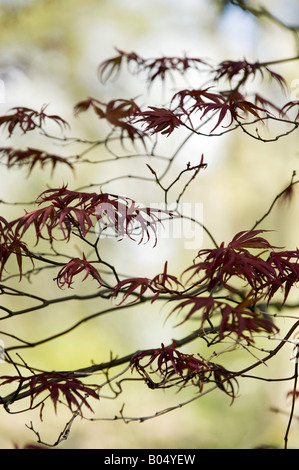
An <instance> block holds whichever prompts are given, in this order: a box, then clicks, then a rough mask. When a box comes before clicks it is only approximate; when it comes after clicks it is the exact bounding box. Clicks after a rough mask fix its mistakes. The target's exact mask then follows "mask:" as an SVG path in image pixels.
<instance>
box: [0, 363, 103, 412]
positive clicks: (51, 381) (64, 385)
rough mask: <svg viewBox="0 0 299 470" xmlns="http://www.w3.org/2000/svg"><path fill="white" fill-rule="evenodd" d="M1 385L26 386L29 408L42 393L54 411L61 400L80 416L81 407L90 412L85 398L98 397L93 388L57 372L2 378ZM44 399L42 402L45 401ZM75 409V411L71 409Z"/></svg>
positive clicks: (0, 378)
mask: <svg viewBox="0 0 299 470" xmlns="http://www.w3.org/2000/svg"><path fill="white" fill-rule="evenodd" d="M0 380H1V381H2V385H6V384H10V383H14V382H19V384H20V385H22V386H25V385H26V386H27V387H28V388H29V390H30V397H31V403H30V408H32V407H33V406H34V405H35V406H36V404H35V403H34V401H35V400H36V398H37V397H38V396H39V395H41V394H42V393H44V392H47V393H48V394H49V396H50V398H51V400H52V402H53V405H54V409H55V411H56V410H57V404H58V401H59V400H61V399H62V398H63V399H64V400H65V401H66V403H67V406H68V407H69V409H70V410H71V411H72V412H73V411H79V413H80V415H81V416H82V406H83V405H84V406H86V407H87V408H88V409H89V410H91V411H92V408H91V406H90V405H89V403H88V401H87V398H86V396H91V397H93V398H95V399H98V398H99V397H98V395H97V393H96V391H95V390H94V388H95V386H93V385H89V386H86V385H85V384H84V383H83V382H81V381H80V380H79V379H75V378H73V377H67V376H65V375H63V374H60V373H59V372H43V373H41V374H36V375H33V376H31V377H22V376H20V375H17V376H2V377H0ZM45 399H46V398H44V399H43V400H42V402H43V401H44V400H45ZM73 407H75V408H76V410H74V409H73Z"/></svg>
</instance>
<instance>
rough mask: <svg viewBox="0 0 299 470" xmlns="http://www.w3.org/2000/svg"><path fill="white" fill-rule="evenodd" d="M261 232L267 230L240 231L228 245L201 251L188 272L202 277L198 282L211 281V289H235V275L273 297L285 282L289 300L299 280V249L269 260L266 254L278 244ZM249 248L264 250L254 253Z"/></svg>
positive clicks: (274, 254)
mask: <svg viewBox="0 0 299 470" xmlns="http://www.w3.org/2000/svg"><path fill="white" fill-rule="evenodd" d="M261 232H263V230H253V231H247V232H240V233H238V234H237V235H236V236H235V237H234V238H233V240H232V241H231V242H230V243H229V244H228V245H227V247H225V246H224V243H221V245H220V246H219V247H218V248H214V249H208V250H201V251H199V253H198V256H197V258H196V260H197V259H199V260H200V261H199V262H197V261H196V260H195V261H194V264H193V265H192V266H191V267H190V268H188V269H187V270H186V272H190V271H191V272H192V275H191V279H194V276H198V277H199V280H198V281H197V282H196V283H198V284H203V283H207V288H208V289H210V290H212V289H214V288H215V287H216V286H217V285H221V286H223V287H225V288H227V289H229V290H232V291H233V290H234V289H233V287H232V286H230V285H229V281H230V280H231V279H232V278H233V277H238V278H240V279H243V280H244V281H245V285H247V286H249V287H251V288H252V289H253V290H254V292H255V293H256V296H259V295H261V294H262V293H264V295H268V296H269V298H271V297H272V296H273V293H274V292H275V291H276V290H278V289H279V288H282V287H283V286H284V284H285V299H286V296H287V295H288V291H289V287H290V286H291V285H293V284H294V283H295V282H298V280H299V275H298V258H299V251H298V250H297V251H292V252H285V251H280V252H275V251H273V252H271V253H270V254H269V256H268V258H266V259H265V256H264V253H265V252H267V251H269V250H274V249H275V248H276V247H274V246H272V245H271V244H270V243H269V242H268V241H267V240H265V239H264V238H261V237H258V236H257V235H258V234H260V233H261ZM247 248H254V249H263V250H264V251H263V252H262V253H259V254H258V255H253V254H252V253H250V252H249V251H248V250H247ZM292 258H293V259H295V261H294V262H293V261H291V259H292Z"/></svg>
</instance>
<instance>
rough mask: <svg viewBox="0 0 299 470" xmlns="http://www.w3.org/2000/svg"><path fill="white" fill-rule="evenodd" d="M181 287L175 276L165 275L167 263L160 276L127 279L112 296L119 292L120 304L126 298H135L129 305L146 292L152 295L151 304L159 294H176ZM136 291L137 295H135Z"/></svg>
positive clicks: (116, 287) (120, 283)
mask: <svg viewBox="0 0 299 470" xmlns="http://www.w3.org/2000/svg"><path fill="white" fill-rule="evenodd" d="M180 287H183V286H182V284H181V283H180V282H179V281H178V279H177V277H176V276H173V275H171V274H168V273H167V262H166V263H165V265H164V271H163V273H161V274H158V275H157V276H155V277H153V279H149V278H147V277H139V278H129V279H124V280H123V281H120V282H119V283H118V284H117V285H116V286H115V288H114V291H113V295H114V296H115V297H116V296H117V295H118V294H119V293H120V292H121V293H122V294H123V297H122V300H121V303H123V302H124V301H126V300H127V298H128V297H130V296H131V295H134V296H135V298H133V300H132V301H131V302H130V303H134V302H137V301H138V300H140V299H141V298H142V296H143V295H144V294H145V292H146V291H147V290H150V291H151V292H152V293H154V297H153V299H152V302H153V301H154V300H156V299H157V298H158V297H159V295H161V294H173V293H177V292H178V289H179V288H180ZM136 291H137V293H136Z"/></svg>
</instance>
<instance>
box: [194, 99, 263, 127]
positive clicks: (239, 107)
mask: <svg viewBox="0 0 299 470" xmlns="http://www.w3.org/2000/svg"><path fill="white" fill-rule="evenodd" d="M258 111H261V112H263V113H267V110H266V109H264V108H261V107H259V106H257V105H256V104H254V103H251V102H250V101H248V100H246V99H245V97H244V96H243V95H242V94H241V93H239V92H238V91H235V92H230V93H229V96H228V97H227V98H226V97H225V98H224V97H223V101H222V102H221V101H219V102H218V103H217V102H212V103H205V104H204V112H203V114H202V116H201V119H202V118H203V117H204V116H205V115H206V114H207V113H209V112H212V113H214V112H219V117H218V121H217V123H216V125H215V126H214V127H213V129H212V130H211V132H213V131H214V130H215V129H216V128H217V127H218V126H219V125H220V124H221V123H222V121H223V120H224V118H225V117H227V116H228V117H229V119H230V121H229V123H228V124H227V125H226V126H223V127H229V126H231V124H232V123H233V122H234V121H237V120H238V119H244V117H245V116H247V115H248V114H252V115H253V116H254V117H256V118H258V119H260V120H261V121H262V120H263V118H262V117H261V116H260V115H259V114H258ZM240 112H241V114H239V113H240Z"/></svg>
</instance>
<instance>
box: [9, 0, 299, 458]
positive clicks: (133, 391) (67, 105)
mask: <svg viewBox="0 0 299 470" xmlns="http://www.w3.org/2000/svg"><path fill="white" fill-rule="evenodd" d="M251 4H252V5H253V6H260V5H262V6H264V7H265V8H269V9H270V10H271V12H273V14H274V15H275V16H277V17H279V18H280V19H281V20H282V22H284V23H285V24H291V25H292V24H293V23H294V19H295V18H298V11H299V5H298V1H296V0H288V1H286V0H284V1H282V0H272V1H259V2H254V1H253V2H251ZM0 25H1V28H0V78H1V80H2V81H3V83H4V85H5V87H4V96H3V99H2V102H1V103H0V112H1V114H5V113H6V112H7V111H8V110H9V109H10V108H11V107H13V106H28V107H31V108H36V109H39V108H40V107H41V106H42V105H43V104H45V103H48V104H49V108H48V110H49V113H50V111H51V113H53V114H59V115H61V116H62V117H63V118H65V119H66V120H67V121H69V122H71V123H72V133H73V135H76V136H79V137H81V138H87V139H88V138H90V139H92V138H95V136H98V135H103V132H104V130H103V129H102V127H101V124H100V123H99V121H97V120H93V119H91V118H90V117H88V118H86V119H84V118H82V119H80V121H78V120H74V116H73V106H74V104H76V103H77V102H78V101H80V100H82V99H85V98H86V97H88V96H93V97H96V98H98V99H99V100H101V101H108V100H109V99H114V98H124V97H125V98H131V97H135V96H138V95H139V94H142V93H144V91H145V90H146V87H145V84H144V82H142V81H141V82H140V81H139V80H138V79H136V77H130V76H129V75H124V76H121V77H120V78H119V79H118V80H117V81H115V82H114V83H109V84H107V85H105V86H104V85H102V84H101V83H100V81H99V78H98V74H97V68H98V66H99V64H100V63H101V62H102V61H103V60H106V59H107V58H110V57H111V56H113V55H115V49H114V48H115V47H119V48H120V49H122V50H124V51H127V52H130V51H135V52H136V53H138V54H140V55H141V56H144V57H155V56H161V55H165V56H166V55H173V56H179V55H182V54H184V53H186V54H188V55H190V56H196V57H202V58H210V59H212V60H213V61H215V62H220V61H222V60H225V59H231V60H241V59H243V58H244V57H245V58H246V59H247V60H248V61H256V60H260V61H265V60H267V61H269V60H276V59H280V58H287V57H293V56H294V55H296V42H295V40H294V35H293V34H291V33H290V32H289V31H288V30H286V29H285V28H283V27H281V26H279V25H278V24H275V22H273V21H270V20H269V19H267V18H266V17H264V18H261V19H259V20H257V18H255V17H254V16H252V15H250V14H249V13H248V12H247V13H246V12H243V11H242V10H241V9H240V8H238V7H236V6H232V5H231V4H230V2H225V1H220V0H219V1H216V0H215V1H209V0H185V1H184V2H182V1H179V0H150V1H149V0H126V1H122V0H98V1H96V0H84V1H83V0H31V1H29V0H28V1H26V0H23V1H21V0H1V1H0ZM275 70H276V71H277V72H278V73H282V74H283V75H284V76H285V78H286V80H287V82H288V84H289V86H290V90H289V92H287V93H286V96H283V95H282V93H281V90H279V87H278V86H275V85H273V84H271V87H270V84H269V85H265V88H264V90H265V92H266V93H268V97H269V99H276V100H278V102H281V103H283V102H286V101H288V100H289V99H290V93H293V95H292V96H293V99H294V94H296V89H295V88H294V84H295V86H296V83H297V84H298V81H297V82H296V80H298V78H299V71H298V65H297V64H296V63H293V62H290V63H288V64H284V65H277V66H276V68H275ZM292 84H293V88H292ZM163 96H164V95H163V90H162V89H161V87H160V88H159V87H158V90H151V91H150V94H149V97H147V99H148V101H149V102H151V103H152V104H154V105H155V104H156V105H159V104H161V102H163V99H164V98H163ZM297 99H298V93H297ZM150 100H152V101H150ZM26 139H27V140H26ZM26 139H25V140H24V138H23V137H15V138H14V140H13V144H14V145H15V146H18V145H20V146H24V145H28V142H29V143H30V145H31V146H35V145H36V146H38V145H43V146H45V140H44V139H42V140H41V138H40V137H39V136H36V137H34V139H35V140H34V141H32V139H33V138H32V137H31V136H30V138H29V139H31V140H28V138H27V137H26ZM1 140H2V141H1V146H6V145H11V144H10V143H8V142H7V140H6V136H5V135H4V134H3V135H2V136H1ZM25 142H26V143H25ZM24 143H25V144H24ZM46 144H47V145H49V146H52V147H51V149H52V148H53V146H54V148H56V150H57V143H55V144H53V142H52V143H50V142H49V143H46ZM55 145H56V147H55ZM169 146H173V147H169ZM176 146H177V142H176V141H175V140H174V139H170V140H169V141H166V142H165V144H164V147H163V152H164V153H165V154H168V153H170V154H171V153H172V151H173V148H176ZM49 148H50V147H49ZM58 150H59V152H60V153H61V154H62V153H65V154H66V155H68V154H69V153H70V148H69V147H63V146H60V147H59V149H58ZM75 151H76V150H74V149H72V150H71V152H75ZM97 152H98V154H97V155H98V156H103V158H105V156H107V154H106V153H105V149H97ZM202 153H204V155H205V159H206V161H207V163H208V168H207V170H205V172H204V173H202V175H201V176H200V178H199V180H198V181H197V182H196V184H195V185H193V186H190V188H188V191H187V193H186V194H185V199H184V201H185V202H191V201H192V202H193V201H197V202H200V203H202V205H203V208H204V223H205V225H206V226H207V227H208V228H209V230H210V231H211V232H212V233H213V235H214V236H215V238H216V239H217V241H222V240H225V241H229V240H230V239H231V238H232V236H234V235H235V233H237V232H238V231H240V230H245V229H248V228H250V227H251V226H252V225H253V224H254V222H255V221H256V220H257V219H258V218H260V217H261V216H262V215H263V214H264V213H265V211H266V210H267V209H268V207H269V206H270V204H271V202H272V201H273V199H274V197H275V196H276V194H278V193H279V192H280V191H281V190H282V189H284V188H285V187H286V186H287V184H288V183H289V181H290V179H291V175H292V172H293V170H296V169H297V173H298V170H299V168H298V141H296V136H295V133H294V134H291V136H290V137H288V138H287V139H280V140H278V141H277V142H273V143H269V144H263V143H261V142H258V141H255V140H253V139H249V138H248V137H247V136H245V135H244V134H243V133H241V132H233V133H231V134H227V135H226V136H225V137H222V138H214V139H211V138H206V139H205V138H200V139H198V140H192V142H190V143H189V144H188V145H186V146H185V147H184V149H183V151H182V153H181V155H180V158H179V159H178V160H177V161H176V163H175V165H174V168H173V171H174V173H173V174H177V173H178V171H180V170H181V169H182V168H184V166H185V164H186V162H187V161H198V159H199V156H200V155H201V154H202ZM193 159H194V160H193ZM143 167H144V162H143V161H141V162H140V163H139V162H138V163H136V161H135V159H134V160H131V161H125V166H123V167H122V166H121V165H116V164H115V162H114V164H113V165H111V164H110V165H109V164H107V165H98V166H96V165H85V166H84V165H82V168H80V170H79V171H77V172H76V174H75V175H73V174H72V173H71V172H70V171H68V170H66V171H63V170H60V169H59V170H56V171H55V172H54V174H53V176H50V174H49V172H47V171H46V170H43V171H39V170H38V169H37V170H35V171H34V173H33V175H32V177H31V178H30V179H27V178H26V169H17V170H13V171H12V170H10V171H9V172H8V171H7V170H6V169H5V167H4V166H1V173H0V185H1V186H0V199H1V200H4V201H6V202H15V201H25V202H26V201H32V200H34V199H35V197H36V196H37V195H38V194H40V193H41V192H42V191H43V190H45V189H46V188H47V187H58V186H60V185H62V184H65V183H68V184H69V188H71V189H75V188H79V187H81V186H84V185H85V186H86V185H89V184H99V183H100V182H102V181H107V180H108V179H111V178H114V177H116V176H120V175H123V174H135V173H138V172H139V174H142V171H144V169H143V170H142V168H143ZM106 189H107V190H108V189H109V191H110V192H116V193H119V194H125V195H127V196H129V197H132V198H136V199H137V200H142V202H144V203H152V202H157V203H158V202H161V197H162V195H161V194H159V193H157V194H155V195H153V193H150V192H148V193H147V187H146V185H144V186H142V187H140V185H138V183H135V182H134V180H133V179H124V180H118V181H116V182H114V183H111V184H110V185H107V188H106ZM153 198H154V199H155V201H153ZM298 200H299V199H298V196H297V197H294V198H293V200H292V202H291V203H290V204H288V205H281V204H278V205H277V206H275V209H274V210H273V211H272V213H271V215H270V216H269V217H268V218H267V220H266V221H265V223H264V224H263V227H262V228H265V229H274V230H275V232H273V234H272V235H271V242H273V244H274V245H275V244H279V245H284V246H287V247H288V248H289V249H294V248H295V247H296V246H298V228H299V226H298V209H299V205H298ZM25 208H26V206H25ZM21 210H23V208H22V206H20V205H17V206H15V205H8V204H2V205H1V214H3V215H5V216H7V217H10V218H12V217H14V216H19V215H20V211H21ZM206 241H207V240H206ZM125 243H126V242H124V244H122V245H118V246H117V247H115V245H113V246H112V245H111V243H110V242H109V243H108V242H107V246H106V249H107V256H108V257H109V256H112V258H113V257H114V258H113V259H115V258H117V260H118V266H119V270H120V272H122V270H123V271H127V269H128V266H129V267H130V269H132V273H134V274H135V275H141V276H150V275H152V274H153V275H154V274H157V273H158V272H161V269H163V264H164V259H165V258H168V259H169V263H170V264H169V268H170V271H172V272H177V273H179V272H181V271H182V269H184V268H185V267H186V265H188V264H186V263H188V262H190V263H191V261H192V259H193V256H194V252H192V250H190V251H188V252H186V251H184V250H180V246H179V245H178V244H179V241H174V242H172V243H169V241H168V240H162V242H161V244H160V245H159V246H158V247H157V248H155V250H156V251H154V252H153V251H152V248H151V247H150V246H146V247H144V246H142V247H139V248H137V247H132V246H131V245H130V244H129V245H126V244H125ZM136 260H137V261H136ZM161 260H162V261H161ZM52 278H53V276H51V275H50V276H49V278H47V277H46V278H45V279H42V283H41V284H36V285H35V284H34V286H32V289H33V291H35V292H40V289H43V290H45V286H47V287H46V290H47V292H46V294H45V296H48V297H51V296H55V295H57V290H55V286H53V287H52V284H53V281H51V282H52V284H51V282H49V279H52ZM30 288H31V287H30ZM85 288H86V287H85V284H84V286H83V287H82V286H78V289H79V292H85V291H84V289H85ZM292 300H294V299H292ZM17 301H18V302H20V305H22V302H23V300H22V299H19V300H17V299H16V300H15V302H17ZM16 305H17V304H16ZM97 309H99V305H98V304H97V303H96V302H90V303H88V304H80V305H79V306H78V305H77V304H76V305H75V304H74V305H72V306H71V307H68V308H67V307H64V306H63V308H61V307H59V308H53V309H47V310H46V311H41V312H39V313H38V314H36V313H35V314H32V315H30V316H29V317H28V316H27V318H18V319H17V320H14V324H13V331H14V332H15V334H17V335H19V336H22V335H23V336H24V337H27V338H33V339H36V338H37V337H43V336H46V335H49V334H51V333H55V331H57V325H59V328H61V329H63V328H64V327H68V326H69V325H71V324H73V323H74V322H75V321H77V320H79V319H81V318H82V317H84V315H88V314H92V313H93V312H95V311H97ZM292 313H293V314H295V313H296V312H295V313H294V312H292ZM164 319H165V315H163V313H161V312H160V311H155V310H154V311H152V310H151V311H148V307H145V308H144V309H143V310H141V309H140V310H139V311H138V312H137V311H135V310H133V311H132V312H130V311H128V312H124V313H122V315H121V316H120V315H119V314H118V315H115V316H113V315H112V318H110V316H109V318H108V316H107V317H101V318H97V319H95V320H94V321H92V322H87V323H86V324H84V325H83V326H82V327H80V328H79V329H77V330H75V331H74V332H73V333H72V334H71V335H69V336H68V337H67V338H63V341H62V340H61V341H60V340H59V341H57V342H56V343H55V344H54V345H52V344H51V345H45V346H43V347H41V348H39V349H38V351H35V350H33V351H32V352H30V353H26V354H25V353H24V355H23V358H24V360H25V361H28V363H30V361H31V362H32V364H33V365H34V366H36V367H41V368H45V369H48V370H51V369H52V368H55V367H57V368H58V369H68V368H70V369H72V368H79V367H85V366H87V365H88V364H89V363H90V362H91V361H95V362H101V361H105V360H108V359H109V355H110V351H113V352H114V353H115V354H117V355H119V356H121V355H124V354H128V353H129V352H132V350H137V349H142V348H147V347H148V348H150V347H158V346H159V345H160V343H161V341H163V342H166V343H167V342H168V341H170V340H171V338H173V336H174V335H175V334H176V333H174V331H173V328H172V326H171V324H170V326H168V325H166V326H165V325H164ZM285 326H286V327H287V325H285ZM6 328H7V330H9V331H11V323H10V324H9V325H8V324H7V325H4V326H3V331H6ZM186 351H189V352H194V351H193V350H192V346H190V348H189V349H188V347H187V348H186ZM209 354H211V352H209ZM290 355H291V350H290V348H289V349H287V348H286V350H285V352H284V353H283V354H282V357H281V359H280V360H279V361H276V362H275V365H274V369H272V368H271V371H269V376H273V370H275V373H274V376H277V377H279V376H280V374H282V375H288V373H289V374H291V373H292V367H293V363H291V361H290ZM229 356H230V355H229ZM227 360H228V364H229V367H231V368H234V366H235V367H238V366H239V364H240V361H243V360H244V361H248V355H247V354H244V357H243V356H242V354H241V355H239V356H237V358H236V359H233V360H232V359H231V357H229V358H228V359H227ZM234 360H236V364H234V363H232V362H231V361H234ZM273 362H274V361H273ZM1 367H2V370H5V365H3V364H1ZM265 369H266V367H265ZM288 371H289V372H288ZM262 372H263V371H262ZM1 375H2V374H1ZM289 389H290V384H289V383H287V384H284V383H279V384H275V386H273V384H271V383H265V382H255V381H250V379H247V381H245V380H244V381H242V382H241V388H240V392H239V395H240V398H239V399H237V400H236V401H235V402H234V404H233V405H232V406H230V399H229V397H227V396H224V395H223V394H222V393H221V392H220V391H219V392H217V393H215V394H213V396H212V395H211V396H207V397H204V398H203V399H202V400H200V401H198V402H194V403H192V404H190V405H189V406H185V407H182V408H179V409H177V410H175V411H174V412H172V413H168V414H166V415H164V416H162V417H159V418H157V419H152V420H148V421H146V422H144V423H141V424H140V423H138V422H133V423H130V424H125V423H124V422H121V421H115V422H114V421H105V420H99V421H97V420H95V421H94V422H91V421H85V420H81V421H79V420H78V421H77V422H76V423H75V424H74V426H73V427H72V432H71V434H70V436H69V438H68V440H67V441H65V442H64V443H62V444H61V447H62V448H71V449H75V448H80V449H87V448H99V449H113V448H123V449H129V448H181V449H183V448H192V449H196V448H199V449H201V448H254V447H257V446H261V445H265V446H267V445H269V446H277V447H279V446H281V445H282V441H283V435H284V431H285V427H286V424H287V414H286V415H284V414H283V413H274V412H273V411H271V407H277V408H280V409H283V410H284V411H285V412H286V413H287V411H288V410H289V405H290V401H289V400H287V398H286V393H287V391H288V390H289ZM191 396H192V393H191V394H190V392H189V391H186V392H183V393H182V394H181V395H180V394H177V395H176V394H173V393H172V392H170V391H168V392H160V391H159V392H158V391H150V390H148V389H147V388H146V387H145V385H144V386H140V385H138V387H135V383H134V382H132V384H131V385H128V387H127V388H126V394H124V395H120V397H119V399H118V400H106V401H103V403H101V404H100V405H101V406H99V408H98V410H97V414H96V415H95V416H96V417H102V418H105V417H109V416H110V417H111V416H113V413H115V414H116V413H118V411H119V410H120V408H121V406H122V403H123V401H125V402H126V407H125V410H126V413H125V414H126V415H127V416H138V415H143V416H147V415H151V414H154V413H155V411H157V410H161V409H164V408H167V407H169V406H171V405H174V404H177V403H180V402H184V401H185V400H187V399H188V398H190V397H191ZM50 411H51V412H49V416H48V417H47V420H45V421H44V422H40V420H39V417H38V415H36V414H34V413H32V416H30V415H23V414H15V415H7V414H6V413H5V412H4V411H1V418H0V447H1V448H13V447H14V446H15V445H18V446H19V447H22V446H24V445H25V444H26V443H28V442H32V441H34V439H33V438H34V436H33V434H32V432H31V431H30V430H29V429H28V428H27V427H26V426H25V424H27V425H29V423H30V420H31V419H32V421H33V423H34V425H35V426H36V429H38V430H39V431H40V433H41V436H42V438H43V439H44V440H45V441H47V442H54V441H55V439H56V438H57V435H58V434H59V433H60V432H61V430H62V428H63V423H65V421H66V420H67V417H68V414H67V413H65V414H64V412H63V411H62V412H61V414H59V415H58V416H55V414H54V413H53V412H52V410H50ZM45 412H46V411H45ZM49 423H50V424H49ZM290 446H293V447H297V448H298V446H299V425H298V419H296V420H295V421H294V423H293V427H292V434H291V436H290Z"/></svg>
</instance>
